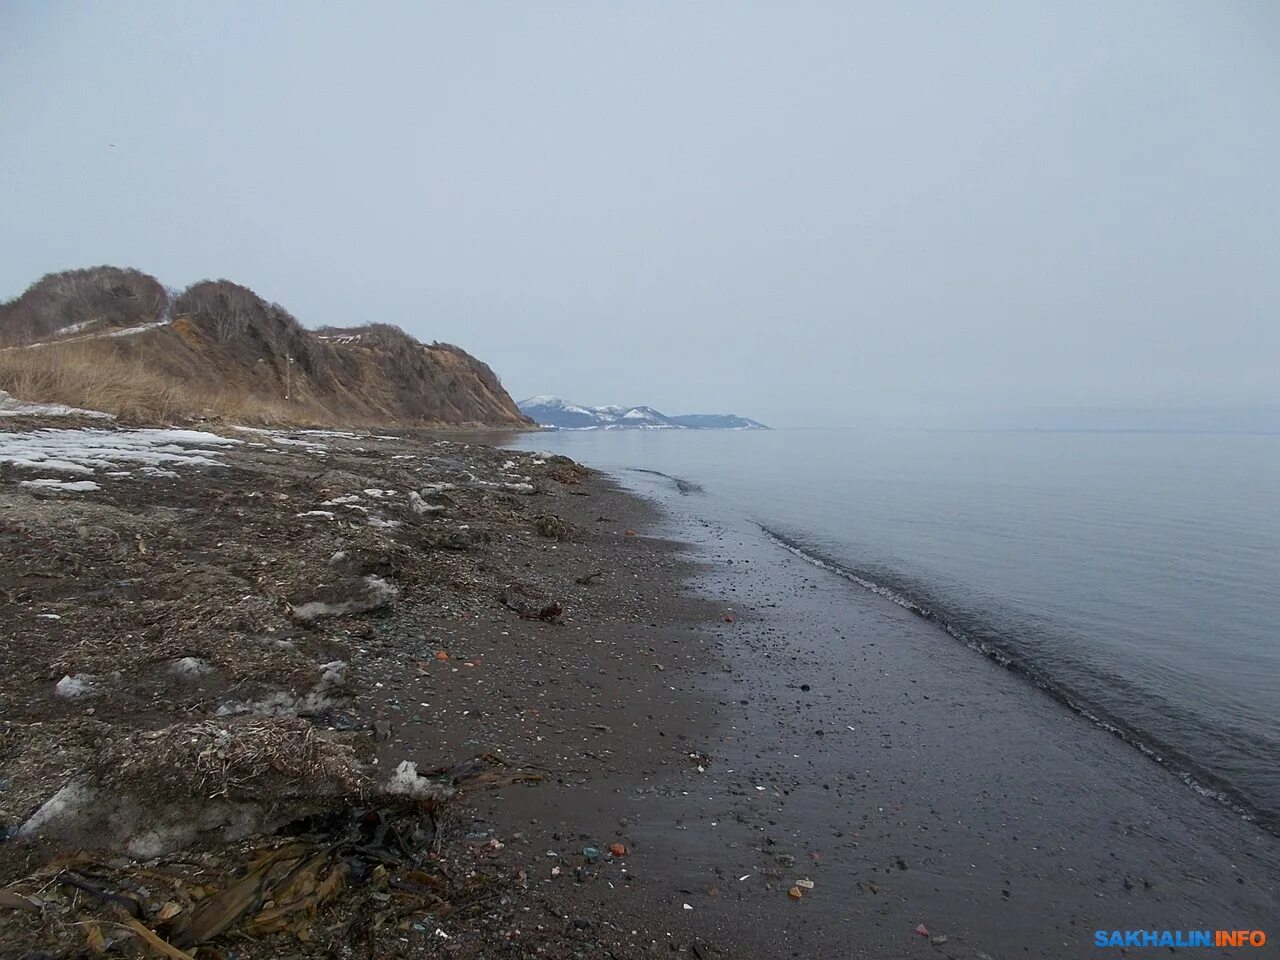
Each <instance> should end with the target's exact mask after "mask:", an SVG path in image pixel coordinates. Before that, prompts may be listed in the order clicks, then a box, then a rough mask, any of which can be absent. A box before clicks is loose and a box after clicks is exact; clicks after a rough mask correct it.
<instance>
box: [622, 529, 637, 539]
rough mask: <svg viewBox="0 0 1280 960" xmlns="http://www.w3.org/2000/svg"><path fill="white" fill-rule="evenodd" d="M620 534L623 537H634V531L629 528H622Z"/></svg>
mask: <svg viewBox="0 0 1280 960" xmlns="http://www.w3.org/2000/svg"><path fill="white" fill-rule="evenodd" d="M622 535H623V536H624V537H634V536H635V535H636V532H635V531H634V530H630V529H628V530H623V531H622Z"/></svg>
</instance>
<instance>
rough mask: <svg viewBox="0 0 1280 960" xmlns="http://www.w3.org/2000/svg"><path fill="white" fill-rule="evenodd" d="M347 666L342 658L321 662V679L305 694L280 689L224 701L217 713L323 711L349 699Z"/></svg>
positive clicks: (294, 713) (297, 712) (301, 713)
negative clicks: (254, 697) (258, 697)
mask: <svg viewBox="0 0 1280 960" xmlns="http://www.w3.org/2000/svg"><path fill="white" fill-rule="evenodd" d="M346 670H347V665H346V663H345V662H344V661H342V660H331V661H329V662H328V663H322V664H320V679H319V680H318V681H316V685H315V686H314V687H312V688H311V690H310V691H308V692H307V694H306V695H305V696H303V697H302V698H298V697H295V696H294V695H293V694H291V693H289V692H288V691H287V690H277V691H275V692H274V693H270V694H268V695H267V696H265V697H263V698H262V699H261V700H251V701H248V702H233V703H224V704H222V706H220V707H218V709H217V715H218V716H220V717H225V716H229V715H232V714H237V713H252V714H256V715H258V716H293V715H307V714H317V713H323V712H325V711H326V710H330V709H332V708H333V707H336V706H338V705H339V704H340V702H341V701H342V700H344V699H347V696H346V689H345V688H346V682H347V677H346Z"/></svg>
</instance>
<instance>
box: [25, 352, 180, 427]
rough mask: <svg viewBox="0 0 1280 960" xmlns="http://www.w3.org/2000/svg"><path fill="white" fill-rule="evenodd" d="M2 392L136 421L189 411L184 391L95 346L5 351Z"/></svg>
mask: <svg viewBox="0 0 1280 960" xmlns="http://www.w3.org/2000/svg"><path fill="white" fill-rule="evenodd" d="M0 390H7V391H8V392H9V393H11V394H13V396H15V397H17V398H18V399H20V400H28V401H32V402H35V403H65V404H69V405H71V406H73V407H83V408H85V409H87V410H101V411H103V412H105V413H112V414H115V415H116V416H118V417H124V418H126V419H131V420H165V419H168V418H170V417H173V416H174V415H176V414H178V413H180V412H183V411H184V410H185V409H187V408H188V405H189V401H190V398H188V397H187V396H186V392H185V391H184V390H183V388H182V386H181V385H180V384H178V383H176V382H175V381H173V380H171V379H169V378H168V377H166V376H164V375H162V374H157V373H155V372H154V371H151V370H148V369H147V368H146V367H145V366H144V365H143V364H142V363H141V362H139V361H136V360H126V359H124V358H122V357H119V356H116V355H115V354H113V353H110V352H109V351H106V350H101V349H94V348H93V347H92V346H91V345H85V344H67V345H65V346H62V345H56V344H54V345H50V346H47V347H38V348H34V349H22V348H18V349H9V350H4V351H2V352H0Z"/></svg>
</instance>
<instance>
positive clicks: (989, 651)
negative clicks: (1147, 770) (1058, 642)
mask: <svg viewBox="0 0 1280 960" xmlns="http://www.w3.org/2000/svg"><path fill="white" fill-rule="evenodd" d="M756 526H758V527H759V528H760V529H761V531H763V532H764V534H765V536H767V537H768V538H769V539H771V540H773V541H774V542H775V543H777V544H778V545H779V546H780V547H782V548H783V549H784V550H787V551H788V552H790V553H792V554H794V555H795V556H797V557H799V558H800V559H801V560H804V561H805V562H806V563H809V564H811V565H813V566H815V567H818V568H819V569H821V570H826V571H827V572H829V573H833V574H835V575H836V576H838V577H842V578H843V579H845V580H849V581H851V582H853V583H856V584H857V585H858V586H860V587H862V588H864V589H866V590H869V591H870V592H871V593H874V594H876V595H877V596H880V597H884V598H885V599H886V600H889V601H891V602H893V603H895V604H897V605H898V606H900V607H903V608H905V609H907V610H910V611H911V612H912V613H914V614H915V615H916V616H918V617H920V618H922V619H924V620H928V621H929V622H930V623H933V624H935V625H937V626H939V627H941V628H942V629H943V630H944V631H945V632H946V633H947V634H948V635H949V636H951V637H952V638H953V639H956V640H959V641H960V642H961V643H963V644H964V645H965V646H966V647H969V648H970V649H971V650H976V651H977V652H978V653H981V654H982V655H983V656H985V657H987V658H988V659H990V660H993V661H995V662H996V663H997V664H999V665H1000V666H1002V667H1004V668H1005V669H1007V670H1009V671H1011V672H1013V673H1015V674H1017V675H1018V676H1020V677H1022V678H1023V679H1024V680H1026V681H1028V682H1029V683H1031V684H1033V685H1034V686H1035V687H1037V688H1038V689H1040V690H1042V691H1044V692H1045V693H1047V694H1048V695H1049V696H1051V697H1052V698H1053V699H1054V700H1056V701H1057V702H1058V703H1060V704H1062V705H1063V706H1065V707H1067V708H1068V709H1069V710H1071V711H1073V712H1075V713H1077V714H1079V715H1080V716H1082V717H1084V718H1085V719H1086V720H1088V721H1089V722H1090V723H1093V724H1094V725H1096V726H1098V727H1101V728H1102V729H1103V730H1106V731H1107V732H1108V733H1110V734H1112V735H1113V736H1116V737H1118V738H1119V739H1120V740H1122V741H1124V742H1125V743H1127V744H1129V745H1130V746H1132V747H1134V748H1136V749H1137V750H1138V751H1139V752H1140V753H1142V755H1143V756H1145V757H1147V758H1148V759H1150V760H1154V761H1155V762H1156V763H1158V764H1160V765H1161V766H1162V767H1165V768H1166V769H1168V770H1170V771H1171V772H1173V773H1174V774H1175V775H1176V776H1177V777H1178V778H1179V779H1180V780H1181V781H1182V782H1183V783H1185V784H1186V785H1187V786H1188V787H1190V788H1191V789H1192V790H1193V791H1195V792H1196V793H1197V794H1199V795H1200V796H1203V797H1208V798H1210V799H1213V800H1216V801H1218V802H1219V803H1222V804H1224V805H1225V806H1227V807H1228V808H1229V809H1230V810H1231V811H1232V812H1233V813H1235V814H1237V815H1238V816H1240V817H1241V818H1243V819H1245V820H1248V821H1250V822H1252V823H1256V824H1257V825H1258V826H1260V827H1262V829H1264V830H1266V831H1267V832H1268V833H1271V834H1273V835H1275V836H1280V820H1277V818H1275V817H1272V816H1270V815H1269V814H1267V813H1266V812H1265V811H1260V810H1257V809H1255V808H1254V807H1253V805H1252V804H1250V803H1249V802H1248V801H1247V800H1246V799H1245V798H1243V797H1241V796H1239V795H1238V794H1237V793H1236V792H1235V791H1234V790H1233V789H1232V788H1231V787H1230V786H1228V785H1225V784H1221V785H1217V784H1218V778H1217V777H1215V776H1214V775H1213V774H1211V773H1209V772H1208V771H1205V770H1199V769H1197V766H1198V765H1197V764H1195V762H1194V761H1193V760H1191V759H1190V758H1187V757H1184V756H1182V755H1180V754H1178V753H1177V751H1174V750H1172V749H1170V748H1164V749H1159V748H1157V747H1155V746H1153V745H1152V743H1153V742H1154V738H1152V737H1150V736H1148V735H1146V734H1143V733H1141V732H1140V731H1138V730H1135V729H1134V728H1132V727H1130V726H1129V725H1127V724H1125V723H1124V722H1123V721H1121V720H1119V719H1116V718H1113V717H1108V716H1106V715H1104V712H1103V711H1102V710H1100V709H1098V708H1096V707H1094V706H1092V705H1090V704H1088V703H1087V702H1086V701H1085V700H1084V699H1083V698H1082V697H1080V696H1079V695H1078V694H1077V693H1075V692H1074V691H1072V690H1070V689H1069V688H1068V687H1066V686H1065V685H1063V684H1061V683H1055V682H1053V681H1052V680H1051V679H1050V678H1048V677H1046V676H1044V675H1043V674H1042V673H1041V672H1040V671H1039V670H1037V669H1036V668H1035V667H1034V666H1033V665H1032V664H1030V663H1028V662H1027V661H1026V660H1024V659H1023V658H1021V657H1019V656H1018V655H1017V654H1015V653H1014V652H1013V651H1011V650H1008V649H1007V648H1005V647H1003V646H1001V645H1000V644H998V643H993V642H992V641H990V640H987V639H984V638H982V637H979V636H977V635H976V634H975V632H974V631H973V630H972V629H965V628H964V627H962V626H960V625H959V624H958V623H957V622H956V621H955V618H952V617H948V616H947V615H946V614H945V612H943V611H942V610H941V609H940V608H939V607H938V605H936V604H934V603H931V602H930V601H928V600H926V599H925V598H924V597H922V596H920V595H919V594H918V593H916V592H914V591H912V590H911V589H909V588H907V587H903V586H889V585H886V584H884V583H882V582H880V580H877V579H874V576H875V575H874V574H870V573H868V572H865V571H858V570H854V569H851V568H849V567H846V566H844V565H842V564H840V563H837V562H835V561H834V560H830V559H827V558H825V557H823V556H821V555H819V554H818V553H816V552H814V551H813V550H812V549H810V548H809V547H807V546H804V545H802V544H801V543H799V542H798V541H796V540H794V539H792V538H791V537H788V536H786V535H785V534H782V533H779V532H778V531H776V530H772V529H770V528H769V527H767V526H765V525H764V524H762V523H758V522H757V524H756ZM984 632H985V631H984Z"/></svg>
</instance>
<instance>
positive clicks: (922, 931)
mask: <svg viewBox="0 0 1280 960" xmlns="http://www.w3.org/2000/svg"><path fill="white" fill-rule="evenodd" d="M916 933H918V934H920V936H922V937H927V936H928V935H929V928H928V927H926V926H925V925H924V924H923V923H922V924H920V925H919V926H917V927H916Z"/></svg>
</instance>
